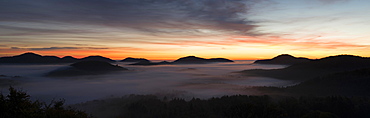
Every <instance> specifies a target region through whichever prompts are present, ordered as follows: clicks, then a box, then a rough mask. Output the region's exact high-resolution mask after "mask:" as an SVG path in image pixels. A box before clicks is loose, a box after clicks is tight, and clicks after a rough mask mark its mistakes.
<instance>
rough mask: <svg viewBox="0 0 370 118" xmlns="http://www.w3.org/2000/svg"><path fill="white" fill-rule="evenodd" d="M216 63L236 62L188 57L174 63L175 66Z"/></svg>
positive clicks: (223, 59)
mask: <svg viewBox="0 0 370 118" xmlns="http://www.w3.org/2000/svg"><path fill="white" fill-rule="evenodd" d="M215 62H234V61H232V60H229V59H225V58H211V59H205V58H200V57H196V56H187V57H182V58H179V59H177V60H175V61H174V62H172V63H173V64H206V63H215Z"/></svg>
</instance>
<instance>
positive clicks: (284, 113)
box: [75, 95, 370, 118]
mask: <svg viewBox="0 0 370 118" xmlns="http://www.w3.org/2000/svg"><path fill="white" fill-rule="evenodd" d="M75 107H77V108H81V109H87V112H89V113H92V114H93V115H95V116H96V117H128V118H146V117H152V118H207V117H211V118H350V117H353V118H369V117H370V113H369V112H368V111H370V99H369V98H364V97H341V96H331V97H298V98H295V97H269V96H247V95H235V96H223V97H220V98H211V99H207V100H202V99H196V98H193V99H191V100H184V99H179V98H174V99H171V100H167V98H161V99H160V98H158V97H156V96H152V95H130V96H126V97H122V98H115V99H107V100H99V101H97V100H96V101H90V102H86V103H83V104H78V105H75Z"/></svg>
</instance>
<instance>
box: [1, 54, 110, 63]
mask: <svg viewBox="0 0 370 118" xmlns="http://www.w3.org/2000/svg"><path fill="white" fill-rule="evenodd" d="M79 61H105V62H114V60H112V59H109V58H106V57H102V56H88V57H85V58H82V59H77V58H74V57H72V56H65V57H63V58H59V57H57V56H41V55H39V54H35V53H32V52H27V53H24V54H21V55H16V56H11V57H0V63H10V64H11V63H20V64H54V63H75V62H79Z"/></svg>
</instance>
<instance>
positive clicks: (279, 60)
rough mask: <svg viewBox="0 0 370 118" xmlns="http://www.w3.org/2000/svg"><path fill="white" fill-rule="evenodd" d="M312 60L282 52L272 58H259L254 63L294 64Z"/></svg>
mask: <svg viewBox="0 0 370 118" xmlns="http://www.w3.org/2000/svg"><path fill="white" fill-rule="evenodd" d="M309 61H312V60H311V59H308V58H303V57H298V58H297V57H294V56H292V55H289V54H281V55H278V56H276V57H274V58H272V59H264V60H257V61H255V62H254V63H256V64H281V65H293V64H297V63H303V62H309Z"/></svg>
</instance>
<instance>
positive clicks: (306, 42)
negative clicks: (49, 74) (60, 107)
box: [0, 0, 370, 60]
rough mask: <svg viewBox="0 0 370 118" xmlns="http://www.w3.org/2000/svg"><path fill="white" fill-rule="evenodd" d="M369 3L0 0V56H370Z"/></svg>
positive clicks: (363, 0) (344, 0)
mask: <svg viewBox="0 0 370 118" xmlns="http://www.w3.org/2000/svg"><path fill="white" fill-rule="evenodd" d="M368 13H370V1H369V0H0V14H1V15H0V56H13V55H18V54H21V53H25V52H34V53H38V54H41V55H55V56H59V57H63V56H74V57H77V58H81V57H86V56H90V55H101V56H105V57H109V58H112V59H117V60H119V59H124V58H126V57H137V58H147V59H153V60H156V59H157V60H173V59H177V58H180V57H184V56H189V55H195V56H199V57H204V58H214V57H223V58H229V59H234V60H242V59H264V58H272V57H274V56H277V55H279V54H291V55H294V56H297V57H309V58H313V59H314V58H322V57H325V56H332V55H339V54H352V55H360V56H364V57H370V53H368V50H369V49H370V27H369V26H370V15H368Z"/></svg>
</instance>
